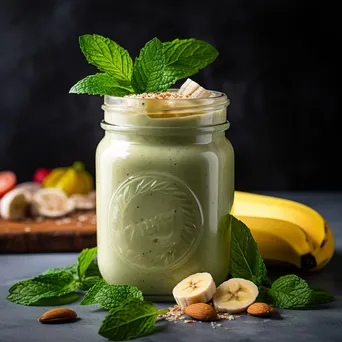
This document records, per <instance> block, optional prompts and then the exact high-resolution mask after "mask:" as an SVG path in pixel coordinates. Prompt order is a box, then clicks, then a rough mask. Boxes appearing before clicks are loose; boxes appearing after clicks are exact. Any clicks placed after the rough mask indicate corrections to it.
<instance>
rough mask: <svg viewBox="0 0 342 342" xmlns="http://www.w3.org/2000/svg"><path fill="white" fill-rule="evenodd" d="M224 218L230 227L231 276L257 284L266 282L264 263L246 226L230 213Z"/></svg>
mask: <svg viewBox="0 0 342 342" xmlns="http://www.w3.org/2000/svg"><path fill="white" fill-rule="evenodd" d="M224 220H225V221H226V225H228V226H229V227H230V229H231V245H230V262H231V274H232V276H233V277H234V278H244V279H247V280H250V281H252V282H253V283H255V284H256V285H257V286H260V285H262V284H263V283H265V282H268V278H267V270H266V266H265V263H264V261H263V259H262V257H261V255H260V252H259V249H258V245H257V243H256V242H255V240H254V239H253V236H252V234H251V232H250V230H249V229H248V227H247V226H246V225H245V224H244V223H243V222H241V221H240V220H238V219H236V218H235V217H234V216H232V215H230V214H227V215H226V216H225V217H224Z"/></svg>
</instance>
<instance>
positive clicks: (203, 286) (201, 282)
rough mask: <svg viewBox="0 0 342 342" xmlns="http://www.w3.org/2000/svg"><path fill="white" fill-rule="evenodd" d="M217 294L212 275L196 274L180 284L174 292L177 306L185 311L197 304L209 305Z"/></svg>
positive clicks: (205, 273)
mask: <svg viewBox="0 0 342 342" xmlns="http://www.w3.org/2000/svg"><path fill="white" fill-rule="evenodd" d="M215 292H216V284H215V282H214V279H213V277H212V276H211V274H210V273H207V272H202V273H195V274H192V275H190V276H188V277H187V278H185V279H183V280H182V281H181V282H179V283H178V284H177V285H176V286H175V287H174V288H173V290H172V294H173V297H174V298H175V300H176V302H177V304H178V305H179V306H180V307H181V308H182V309H184V308H185V307H186V306H188V305H190V304H195V303H207V302H209V301H210V300H211V299H212V298H213V295H214V293H215Z"/></svg>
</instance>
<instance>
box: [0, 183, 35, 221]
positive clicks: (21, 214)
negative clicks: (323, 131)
mask: <svg viewBox="0 0 342 342" xmlns="http://www.w3.org/2000/svg"><path fill="white" fill-rule="evenodd" d="M28 198H29V196H28V193H27V190H25V189H21V188H18V189H13V190H11V191H9V192H7V193H6V194H5V195H4V197H2V199H1V204H0V216H1V217H2V218H3V219H5V220H11V221H16V220H22V219H24V218H26V217H27V212H28V208H29V205H30V201H29V200H28Z"/></svg>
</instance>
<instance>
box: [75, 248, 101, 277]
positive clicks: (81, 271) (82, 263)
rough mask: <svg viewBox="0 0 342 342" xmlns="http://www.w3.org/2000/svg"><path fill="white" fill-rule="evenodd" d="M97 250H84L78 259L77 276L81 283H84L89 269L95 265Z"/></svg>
mask: <svg viewBox="0 0 342 342" xmlns="http://www.w3.org/2000/svg"><path fill="white" fill-rule="evenodd" d="M96 253H97V248H96V247H94V248H85V249H83V250H82V252H81V253H80V255H79V256H78V259H77V274H78V278H79V280H80V281H82V279H83V277H84V275H85V273H86V271H87V269H88V268H89V266H90V265H91V264H92V263H93V260H94V258H95V256H96Z"/></svg>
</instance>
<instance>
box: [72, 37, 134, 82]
mask: <svg viewBox="0 0 342 342" xmlns="http://www.w3.org/2000/svg"><path fill="white" fill-rule="evenodd" d="M79 43H80V48H81V50H82V52H83V54H84V56H85V57H86V59H87V61H88V63H90V64H92V65H94V66H96V67H97V68H98V69H99V70H101V71H102V72H105V73H107V74H108V75H110V76H112V77H114V78H115V80H116V81H117V82H118V83H119V84H121V85H122V86H129V85H130V81H131V77H132V72H133V61H132V59H131V57H130V55H129V53H128V51H127V50H125V49H124V48H123V47H121V46H120V45H119V44H117V43H116V42H114V41H113V40H111V39H109V38H105V37H103V36H101V35H99V34H85V35H83V36H81V37H80V38H79Z"/></svg>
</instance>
